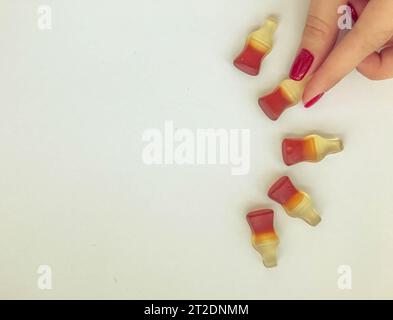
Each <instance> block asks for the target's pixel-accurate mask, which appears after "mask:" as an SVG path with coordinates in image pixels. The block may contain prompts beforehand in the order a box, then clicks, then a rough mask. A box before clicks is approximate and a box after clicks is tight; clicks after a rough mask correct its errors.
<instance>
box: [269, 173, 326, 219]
mask: <svg viewBox="0 0 393 320" xmlns="http://www.w3.org/2000/svg"><path fill="white" fill-rule="evenodd" d="M268 195H269V197H270V198H271V199H272V200H274V201H276V202H278V203H279V204H281V205H282V206H283V208H284V209H285V211H286V212H287V214H288V215H289V216H291V217H293V218H300V219H303V220H304V221H306V222H307V223H308V224H309V225H311V226H316V225H317V224H318V223H319V222H320V221H321V217H320V216H319V214H318V212H317V211H316V210H315V209H314V207H313V204H312V202H311V199H310V196H309V195H308V194H306V193H305V192H303V191H299V190H298V189H296V187H295V186H294V185H293V183H292V182H291V180H290V179H289V177H287V176H284V177H282V178H280V179H279V180H277V181H276V182H275V183H274V184H273V185H272V186H271V187H270V189H269V192H268Z"/></svg>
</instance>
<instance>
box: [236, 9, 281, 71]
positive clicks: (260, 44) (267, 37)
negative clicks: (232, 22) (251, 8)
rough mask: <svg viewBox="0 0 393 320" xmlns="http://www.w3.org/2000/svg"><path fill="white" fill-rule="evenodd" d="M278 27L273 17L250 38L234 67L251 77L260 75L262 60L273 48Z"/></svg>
mask: <svg viewBox="0 0 393 320" xmlns="http://www.w3.org/2000/svg"><path fill="white" fill-rule="evenodd" d="M277 25H278V21H277V19H276V18H275V17H273V16H271V17H269V18H268V19H267V20H266V21H265V23H264V24H263V25H262V27H261V28H259V29H258V30H256V31H254V32H252V33H251V34H250V35H249V36H248V38H247V41H246V45H245V47H244V49H243V51H242V52H241V53H240V55H239V56H238V57H237V58H236V59H235V61H234V65H235V66H236V67H237V68H238V69H240V70H241V71H243V72H245V73H247V74H249V75H251V76H256V75H258V74H259V70H260V68H261V63H262V60H263V59H264V58H265V57H266V56H267V55H268V54H269V53H270V51H271V50H272V48H273V35H274V32H275V31H276V29H277Z"/></svg>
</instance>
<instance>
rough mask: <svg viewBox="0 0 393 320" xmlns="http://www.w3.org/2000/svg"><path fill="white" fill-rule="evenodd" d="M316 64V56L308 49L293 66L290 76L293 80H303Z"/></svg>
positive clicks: (302, 52)
mask: <svg viewBox="0 0 393 320" xmlns="http://www.w3.org/2000/svg"><path fill="white" fill-rule="evenodd" d="M313 62H314V55H313V54H312V53H311V52H310V51H308V50H307V49H302V50H301V51H300V53H299V54H298V56H297V57H296V59H295V61H294V62H293V64H292V68H291V72H290V73H289V76H290V78H291V79H293V80H296V81H300V80H302V79H303V78H304V77H305V76H306V74H307V72H308V70H310V68H311V65H312V63H313Z"/></svg>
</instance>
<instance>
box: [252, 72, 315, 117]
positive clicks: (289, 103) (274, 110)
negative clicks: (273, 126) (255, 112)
mask: <svg viewBox="0 0 393 320" xmlns="http://www.w3.org/2000/svg"><path fill="white" fill-rule="evenodd" d="M308 80H309V78H304V79H303V80H301V81H295V80H292V79H286V80H284V81H282V82H281V83H280V85H279V86H278V87H277V88H276V89H275V90H274V91H273V92H271V93H269V94H267V95H265V96H263V97H261V98H259V101H258V103H259V106H260V107H261V109H262V110H263V112H265V114H266V115H267V116H268V117H269V118H270V119H272V120H277V119H278V118H279V117H280V116H281V114H282V113H283V112H284V111H285V110H286V109H288V108H290V107H293V106H295V105H297V104H298V103H299V101H300V100H301V98H302V95H303V91H304V88H305V86H306V84H307V82H308Z"/></svg>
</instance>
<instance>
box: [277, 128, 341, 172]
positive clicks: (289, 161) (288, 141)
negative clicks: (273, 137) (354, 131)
mask: <svg viewBox="0 0 393 320" xmlns="http://www.w3.org/2000/svg"><path fill="white" fill-rule="evenodd" d="M343 148H344V147H343V143H342V141H341V140H340V139H338V138H335V139H327V138H324V137H321V136H319V135H315V134H313V135H309V136H306V137H304V138H285V139H284V140H283V141H282V157H283V159H284V162H285V164H286V165H288V166H291V165H294V164H296V163H299V162H303V161H307V162H319V161H321V160H323V159H324V158H325V157H326V156H327V155H329V154H333V153H337V152H340V151H342V150H343Z"/></svg>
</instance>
